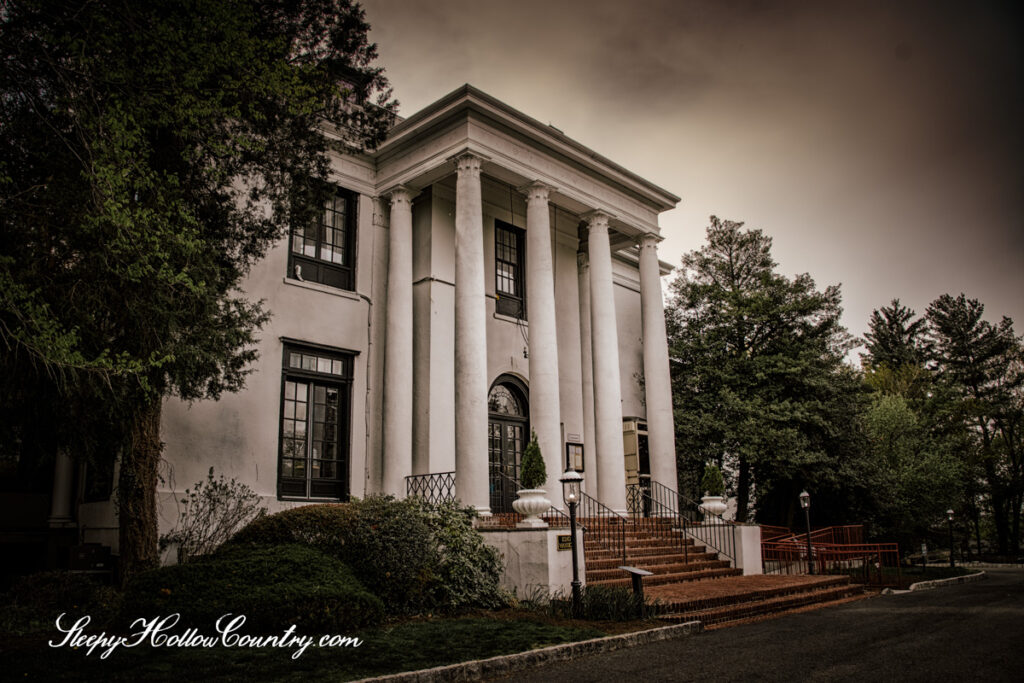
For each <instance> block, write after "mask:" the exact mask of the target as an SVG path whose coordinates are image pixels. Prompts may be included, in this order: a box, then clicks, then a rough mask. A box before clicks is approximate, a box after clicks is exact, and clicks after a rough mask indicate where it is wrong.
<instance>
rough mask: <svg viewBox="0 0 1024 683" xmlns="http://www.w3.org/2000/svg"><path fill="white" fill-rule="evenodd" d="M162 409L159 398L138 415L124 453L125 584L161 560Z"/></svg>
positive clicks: (120, 494)
mask: <svg viewBox="0 0 1024 683" xmlns="http://www.w3.org/2000/svg"><path fill="white" fill-rule="evenodd" d="M160 408H161V401H160V399H156V400H154V401H153V402H152V403H150V404H148V405H146V406H144V407H143V408H142V409H141V410H140V411H139V412H138V413H137V414H136V415H135V418H134V421H133V422H132V425H131V438H130V443H129V446H128V448H126V449H125V450H124V452H123V453H122V455H121V471H120V475H119V476H118V484H117V489H118V497H117V499H118V517H119V519H118V522H119V527H120V535H119V540H120V545H121V565H120V569H121V585H122V586H123V585H124V584H125V583H127V581H128V579H130V578H131V577H132V576H134V575H135V574H138V573H139V572H141V571H145V570H146V569H151V568H153V567H156V566H157V565H158V564H159V560H160V558H159V554H158V551H157V523H156V483H157V468H158V466H159V464H160V451H161V450H162V448H163V444H162V443H161V442H160Z"/></svg>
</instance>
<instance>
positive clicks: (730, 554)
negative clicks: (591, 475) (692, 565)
mask: <svg viewBox="0 0 1024 683" xmlns="http://www.w3.org/2000/svg"><path fill="white" fill-rule="evenodd" d="M626 500H627V501H628V503H629V511H630V514H632V515H633V518H634V520H640V519H644V518H651V519H653V518H657V517H670V518H671V519H673V520H674V522H675V525H676V527H675V528H678V529H679V530H680V531H682V532H683V533H684V534H685V535H687V536H689V537H690V538H693V539H695V540H697V541H700V542H701V543H703V544H704V545H706V546H708V547H709V548H711V549H712V550H714V551H715V552H717V553H718V554H719V555H720V556H721V557H722V559H726V560H729V561H730V562H732V563H733V564H735V562H736V539H735V535H734V530H733V526H734V524H733V523H732V522H727V521H726V520H725V519H723V518H722V516H721V515H716V514H713V513H711V512H708V511H707V510H705V509H703V508H702V507H701V506H700V503H698V502H696V501H694V500H692V499H690V498H687V497H686V496H684V495H682V494H681V493H678V492H677V491H673V490H672V489H670V488H669V487H667V486H665V485H664V484H661V483H659V482H657V481H654V480H651V481H650V483H649V484H646V483H645V484H630V485H628V486H627V487H626ZM638 524H639V522H638ZM649 526H651V528H655V527H654V525H649ZM684 547H685V546H684Z"/></svg>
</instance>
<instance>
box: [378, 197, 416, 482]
mask: <svg viewBox="0 0 1024 683" xmlns="http://www.w3.org/2000/svg"><path fill="white" fill-rule="evenodd" d="M412 197H413V193H412V192H410V191H409V189H408V188H406V187H396V188H394V189H393V190H391V192H390V198H391V225H390V228H389V231H388V252H389V259H388V306H387V322H386V326H385V329H386V332H385V337H384V427H383V431H384V434H383V437H384V458H383V461H384V462H383V470H384V477H383V478H384V493H387V494H391V495H393V496H397V497H398V498H404V497H405V478H406V477H407V476H409V475H410V474H412V387H411V386H410V382H411V381H412V201H411V200H412Z"/></svg>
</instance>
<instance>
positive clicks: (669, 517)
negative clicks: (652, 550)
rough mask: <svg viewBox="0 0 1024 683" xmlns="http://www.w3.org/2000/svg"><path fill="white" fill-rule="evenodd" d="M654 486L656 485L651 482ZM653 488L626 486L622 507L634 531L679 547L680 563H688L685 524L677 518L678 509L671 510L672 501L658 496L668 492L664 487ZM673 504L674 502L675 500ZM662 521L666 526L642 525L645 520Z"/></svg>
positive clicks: (660, 524)
mask: <svg viewBox="0 0 1024 683" xmlns="http://www.w3.org/2000/svg"><path fill="white" fill-rule="evenodd" d="M653 483H657V482H653ZM658 486H659V487H660V488H654V487H652V486H650V485H648V486H645V485H644V484H627V485H626V505H627V507H628V509H629V511H630V514H632V516H633V525H634V527H638V528H642V529H644V530H645V531H647V532H648V533H650V534H651V535H652V536H653V537H655V538H660V539H667V540H669V541H671V542H673V543H674V544H676V545H677V546H678V547H679V551H680V552H681V553H682V555H683V561H684V562H686V563H689V562H690V544H689V543H687V540H688V539H687V536H686V525H687V520H686V518H685V517H683V516H682V515H680V514H679V507H678V505H677V506H676V507H675V508H673V507H671V502H672V501H673V500H676V499H674V498H671V499H663V498H662V497H661V496H660V495H659V494H661V493H663V491H671V489H668V487H665V486H661V485H660V484H659V485H658ZM676 502H678V501H677V500H676ZM652 518H654V519H657V520H665V521H668V524H667V525H666V524H664V523H658V524H649V523H648V524H645V523H644V521H645V520H649V519H652Z"/></svg>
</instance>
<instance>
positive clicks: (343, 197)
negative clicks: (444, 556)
mask: <svg viewBox="0 0 1024 683" xmlns="http://www.w3.org/2000/svg"><path fill="white" fill-rule="evenodd" d="M339 200H340V201H343V202H344V211H339V210H338V202H339ZM328 213H330V215H331V216H332V218H333V217H335V216H337V215H343V219H342V221H341V226H340V227H339V225H338V224H337V223H335V222H332V223H331V224H330V225H328V224H327V223H326V222H325V216H326V215H327V214H328ZM358 217H359V194H358V193H357V192H353V191H352V190H346V189H344V188H341V187H335V188H334V191H333V192H332V193H331V195H330V199H329V205H327V204H325V205H324V206H323V207H321V209H320V212H319V213H318V218H317V219H316V225H315V226H314V228H313V230H312V233H311V232H310V230H309V229H308V228H306V229H302V230H301V231H300V230H298V229H297V228H296V226H292V229H291V230H289V231H288V277H290V278H292V279H295V280H302V281H305V282H316V283H319V284H322V285H327V286H328V287H335V288H337V289H342V290H345V291H355V286H356V229H357V226H358V224H359V222H358ZM339 230H340V231H341V232H342V235H341V236H340V239H338V236H337V235H336V234H335V233H337V232H338V231H339ZM332 231H333V232H332ZM297 246H298V247H300V248H301V249H302V253H297V252H296V247H297ZM308 249H312V252H313V253H312V254H310V253H307V250H308ZM337 252H340V253H341V258H342V259H343V261H342V262H341V263H338V262H335V261H334V260H333V255H334V254H335V253H337ZM325 256H330V257H332V258H325Z"/></svg>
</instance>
